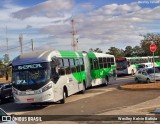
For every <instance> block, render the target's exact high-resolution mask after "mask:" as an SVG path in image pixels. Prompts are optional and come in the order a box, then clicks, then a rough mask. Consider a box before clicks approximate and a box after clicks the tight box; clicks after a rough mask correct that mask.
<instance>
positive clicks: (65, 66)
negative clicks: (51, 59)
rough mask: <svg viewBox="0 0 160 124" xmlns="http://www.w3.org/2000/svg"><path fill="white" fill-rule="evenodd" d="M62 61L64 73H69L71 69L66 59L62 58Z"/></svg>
mask: <svg viewBox="0 0 160 124" xmlns="http://www.w3.org/2000/svg"><path fill="white" fill-rule="evenodd" d="M63 62H64V69H65V72H66V74H70V73H71V70H70V67H69V61H68V59H63Z"/></svg>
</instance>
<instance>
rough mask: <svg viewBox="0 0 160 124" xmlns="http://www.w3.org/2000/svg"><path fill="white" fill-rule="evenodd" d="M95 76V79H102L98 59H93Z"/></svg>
mask: <svg viewBox="0 0 160 124" xmlns="http://www.w3.org/2000/svg"><path fill="white" fill-rule="evenodd" d="M93 76H94V78H95V79H96V78H99V77H100V72H99V65H98V59H97V58H95V59H93Z"/></svg>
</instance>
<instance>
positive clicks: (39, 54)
mask: <svg viewBox="0 0 160 124" xmlns="http://www.w3.org/2000/svg"><path fill="white" fill-rule="evenodd" d="M54 56H56V57H63V58H70V57H73V58H78V57H82V53H81V52H74V51H62V50H60V51H57V50H45V51H35V52H30V53H25V54H21V55H19V56H17V57H16V58H15V59H13V61H12V65H13V66H16V65H23V64H30V63H40V62H49V61H51V58H52V57H54Z"/></svg>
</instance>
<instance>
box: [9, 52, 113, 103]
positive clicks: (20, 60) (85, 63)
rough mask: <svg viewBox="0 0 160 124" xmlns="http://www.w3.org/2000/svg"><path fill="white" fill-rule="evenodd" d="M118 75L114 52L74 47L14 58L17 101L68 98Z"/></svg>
mask: <svg viewBox="0 0 160 124" xmlns="http://www.w3.org/2000/svg"><path fill="white" fill-rule="evenodd" d="M113 79H116V64H115V58H114V56H113V55H109V54H103V53H93V52H89V53H82V52H74V51H56V50H53V51H52V50H48V51H36V52H31V53H26V54H22V55H20V56H18V57H16V58H15V59H14V60H13V61H12V83H13V96H14V100H15V102H16V103H39V102H57V101H60V102H61V103H64V102H65V98H66V97H68V96H70V95H72V94H75V93H77V92H82V93H84V92H85V90H86V88H88V87H92V86H96V85H100V84H105V85H107V84H108V82H109V81H110V80H113Z"/></svg>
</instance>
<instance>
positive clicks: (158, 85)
mask: <svg viewBox="0 0 160 124" xmlns="http://www.w3.org/2000/svg"><path fill="white" fill-rule="evenodd" d="M120 88H121V89H130V90H139V89H144V90H145V89H160V82H156V83H148V84H144V83H131V84H126V85H122V86H120Z"/></svg>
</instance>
